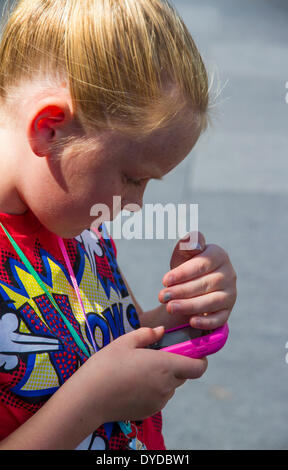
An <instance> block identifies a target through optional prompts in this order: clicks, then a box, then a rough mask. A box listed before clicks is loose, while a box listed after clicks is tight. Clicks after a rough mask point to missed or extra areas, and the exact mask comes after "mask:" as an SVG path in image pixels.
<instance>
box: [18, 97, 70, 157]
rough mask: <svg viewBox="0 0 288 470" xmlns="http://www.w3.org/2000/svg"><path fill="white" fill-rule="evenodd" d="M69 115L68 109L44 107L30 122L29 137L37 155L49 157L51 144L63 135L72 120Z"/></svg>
mask: <svg viewBox="0 0 288 470" xmlns="http://www.w3.org/2000/svg"><path fill="white" fill-rule="evenodd" d="M67 114H68V116H67ZM69 115H70V111H69V108H68V107H67V108H66V107H65V106H63V107H62V106H58V105H48V106H44V107H42V108H41V109H40V110H38V111H37V113H35V114H34V115H33V117H32V119H30V121H29V127H28V136H27V137H28V140H29V143H30V146H31V149H32V151H33V152H34V153H35V155H37V156H39V157H44V156H48V155H49V149H50V146H51V143H53V142H55V141H56V140H57V139H59V137H60V136H61V135H63V130H64V126H66V124H67V123H68V121H69V120H70V118H71V116H69ZM61 131H62V132H61Z"/></svg>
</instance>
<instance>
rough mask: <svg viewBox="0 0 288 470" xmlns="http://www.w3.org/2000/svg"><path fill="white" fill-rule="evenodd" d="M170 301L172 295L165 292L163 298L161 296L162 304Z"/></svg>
mask: <svg viewBox="0 0 288 470" xmlns="http://www.w3.org/2000/svg"><path fill="white" fill-rule="evenodd" d="M171 299H172V295H171V294H170V292H165V294H164V296H163V301H164V302H169V300H171Z"/></svg>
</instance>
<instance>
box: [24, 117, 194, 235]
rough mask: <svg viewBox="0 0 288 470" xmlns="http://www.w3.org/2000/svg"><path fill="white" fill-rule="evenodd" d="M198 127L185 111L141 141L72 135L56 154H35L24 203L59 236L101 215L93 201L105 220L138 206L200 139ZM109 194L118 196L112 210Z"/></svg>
mask: <svg viewBox="0 0 288 470" xmlns="http://www.w3.org/2000/svg"><path fill="white" fill-rule="evenodd" d="M191 123H192V124H191ZM199 127H200V126H199V122H195V119H194V121H193V119H192V114H191V111H189V112H187V111H186V113H184V114H183V117H182V119H180V120H178V121H177V123H174V124H173V125H170V127H169V128H166V129H162V130H157V131H155V132H153V134H151V135H149V136H148V137H146V138H145V139H143V140H141V141H135V140H132V139H130V138H128V137H127V136H124V135H123V134H120V133H119V132H114V131H113V132H112V131H106V132H105V133H102V134H100V135H99V134H98V135H89V136H87V135H85V136H80V137H79V138H77V139H76V138H75V140H74V141H72V142H70V144H69V145H68V146H66V147H65V148H64V150H62V152H61V154H60V155H59V154H58V155H57V156H56V155H54V156H53V155H51V156H50V157H49V158H48V157H47V158H37V157H36V158H35V162H34V163H35V166H34V168H33V170H32V174H31V171H30V179H29V185H27V186H26V187H25V190H24V192H25V197H24V199H25V203H26V204H27V206H28V207H29V208H30V209H31V210H32V211H33V212H34V214H35V215H36V217H38V219H39V220H40V222H42V224H43V225H44V226H46V228H48V229H49V230H51V231H52V232H54V233H56V234H57V235H59V236H62V237H63V238H71V237H74V236H76V235H79V234H80V233H81V232H82V231H83V230H85V229H88V228H89V227H90V226H91V224H92V223H93V222H94V221H95V219H96V218H97V217H99V216H100V214H97V206H95V205H96V204H104V205H105V206H107V209H108V213H109V215H108V217H104V218H106V220H112V219H113V218H115V216H116V215H117V213H118V212H119V211H120V210H121V209H123V207H124V206H127V205H128V204H134V205H137V206H139V207H141V206H142V200H143V194H144V191H145V188H146V186H147V183H148V182H149V181H150V180H151V179H155V178H156V179H161V178H162V177H163V176H164V175H166V174H167V173H168V172H170V171H171V170H172V169H173V168H175V167H176V166H177V165H178V164H179V163H180V162H182V160H183V159H184V158H185V157H186V156H187V155H188V153H189V152H190V151H191V150H192V148H193V147H194V145H195V143H196V142H197V140H198V137H199V135H200V128H199ZM24 192H22V194H23V193H24ZM113 196H118V201H120V200H121V207H118V210H117V211H116V212H115V210H114V213H113ZM172 197H173V196H172ZM93 207H94V209H93ZM114 209H115V205H114ZM135 209H136V207H134V208H131V210H133V211H134V210H135ZM102 220H103V219H102Z"/></svg>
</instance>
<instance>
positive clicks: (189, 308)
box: [159, 232, 237, 330]
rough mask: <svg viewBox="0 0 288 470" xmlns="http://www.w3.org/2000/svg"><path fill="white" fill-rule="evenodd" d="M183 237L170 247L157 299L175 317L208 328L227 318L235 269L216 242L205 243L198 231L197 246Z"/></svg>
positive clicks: (234, 291)
mask: <svg viewBox="0 0 288 470" xmlns="http://www.w3.org/2000/svg"><path fill="white" fill-rule="evenodd" d="M187 239H188V238H187V237H185V239H182V240H180V241H179V242H178V243H177V245H176V247H175V249H174V252H173V254H172V257H171V262H170V267H171V271H169V272H168V273H167V274H165V276H164V278H163V285H164V286H165V289H162V290H161V291H160V293H159V300H160V302H162V303H165V304H166V309H167V312H168V313H170V314H171V315H175V318H176V317H178V318H179V316H180V317H181V318H182V317H183V318H184V319H186V318H187V323H188V322H189V323H190V325H191V326H192V327H194V328H199V329H207V330H210V329H211V330H212V329H215V328H218V327H220V326H222V325H224V324H225V323H226V322H227V320H228V318H229V315H230V313H231V311H232V309H233V306H234V304H235V302H236V298H237V289H236V279H237V277H236V273H235V271H234V269H233V266H232V264H231V261H230V259H229V256H228V254H227V253H226V252H225V251H224V250H223V249H222V248H220V247H219V246H217V245H206V242H205V238H204V236H203V235H202V234H201V233H200V232H199V233H198V246H197V249H195V248H194V249H189V246H188V247H187V243H186V242H187ZM185 240H186V242H185ZM184 243H185V245H184ZM181 244H182V245H181ZM183 246H185V249H184V250H183V249H180V248H183ZM177 324H179V320H178V322H177Z"/></svg>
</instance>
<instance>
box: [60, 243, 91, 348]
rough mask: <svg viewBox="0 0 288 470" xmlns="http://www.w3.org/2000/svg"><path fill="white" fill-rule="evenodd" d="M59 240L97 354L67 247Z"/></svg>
mask: <svg viewBox="0 0 288 470" xmlns="http://www.w3.org/2000/svg"><path fill="white" fill-rule="evenodd" d="M57 239H58V244H59V246H60V249H61V251H62V254H63V257H64V260H65V262H66V265H67V269H68V272H69V275H70V278H71V281H72V284H73V287H74V289H75V292H76V295H77V298H78V302H79V304H80V307H81V310H82V312H83V315H84V318H85V322H86V325H87V328H88V331H89V334H90V338H91V342H92V344H93V348H94V351H95V352H96V351H98V347H97V345H96V342H95V340H94V337H93V335H92V331H91V328H90V325H89V322H88V318H87V315H86V312H85V308H84V304H83V301H82V298H81V294H80V291H79V286H78V283H77V280H76V277H75V274H74V271H73V268H72V266H71V263H70V259H69V256H68V253H67V250H66V247H65V245H64V241H63V239H62V238H61V237H58V236H57Z"/></svg>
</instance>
